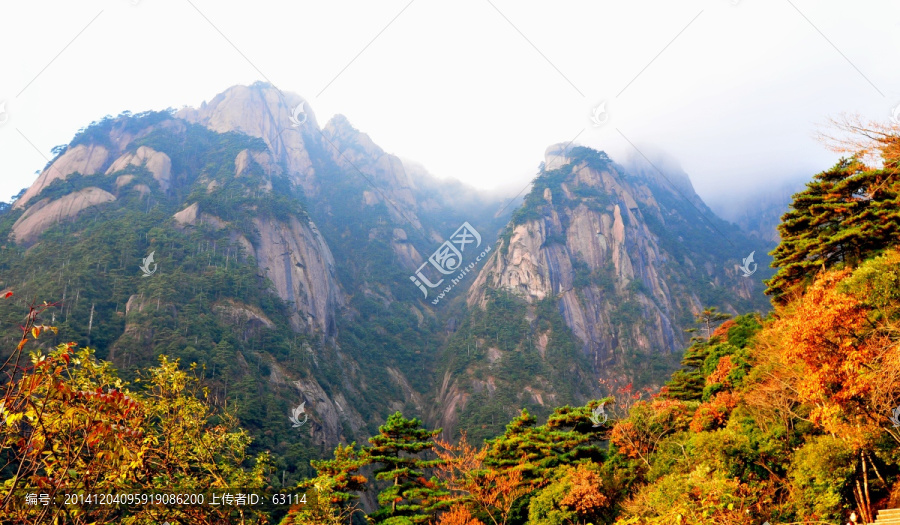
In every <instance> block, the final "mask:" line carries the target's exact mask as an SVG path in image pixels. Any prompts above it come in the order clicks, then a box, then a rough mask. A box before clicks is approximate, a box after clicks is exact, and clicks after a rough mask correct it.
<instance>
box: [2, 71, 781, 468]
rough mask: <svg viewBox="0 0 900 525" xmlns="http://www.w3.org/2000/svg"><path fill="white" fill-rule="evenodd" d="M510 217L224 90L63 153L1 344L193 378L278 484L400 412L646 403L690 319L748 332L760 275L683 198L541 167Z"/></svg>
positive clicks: (272, 93) (611, 168)
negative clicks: (268, 462)
mask: <svg viewBox="0 0 900 525" xmlns="http://www.w3.org/2000/svg"><path fill="white" fill-rule="evenodd" d="M536 160H537V159H536ZM671 181H676V182H675V183H676V184H677V188H678V189H677V190H675V189H673V187H672V186H671V184H670V182H671ZM504 204H505V202H504V200H502V199H499V198H497V197H489V196H485V195H483V194H481V193H479V192H477V191H475V190H473V189H472V188H468V187H466V186H464V185H462V184H460V183H458V182H453V181H444V180H440V179H437V178H435V177H433V176H431V175H430V174H428V173H427V171H425V170H424V168H422V167H421V166H418V165H416V164H414V163H412V162H409V161H403V160H401V159H400V158H399V157H397V156H395V155H393V154H391V153H387V152H385V151H384V150H382V149H381V148H380V147H379V146H378V145H377V144H375V143H374V142H373V141H372V140H371V138H370V137H369V136H368V135H366V134H365V133H362V132H361V131H359V130H357V129H355V128H354V127H353V126H352V125H351V123H350V122H349V120H348V119H347V118H346V117H344V116H341V115H337V116H335V117H334V118H332V119H331V120H330V121H329V122H327V123H326V124H325V125H324V127H319V125H318V122H317V120H316V117H315V114H314V113H313V110H312V108H311V107H309V104H308V103H307V102H306V101H305V100H304V99H303V98H302V97H300V96H298V95H294V94H292V93H282V92H281V91H279V90H277V89H275V88H274V87H272V86H270V85H268V84H264V83H257V84H254V85H252V86H235V87H232V88H229V89H228V90H226V91H225V92H223V93H221V94H219V95H217V96H216V97H214V98H213V99H212V100H211V101H209V102H208V103H204V104H203V105H201V107H199V108H187V109H183V110H181V111H178V112H147V113H142V114H137V115H132V114H130V113H125V114H122V115H120V116H118V117H115V118H112V117H110V118H107V119H104V120H102V121H99V122H94V123H92V124H91V125H89V126H87V127H86V128H84V129H83V130H81V131H80V132H79V133H78V134H76V136H75V137H74V138H73V140H72V141H71V142H70V143H69V144H68V145H67V146H66V147H64V148H60V149H59V150H58V151H57V155H56V157H55V158H54V159H53V160H52V161H51V162H50V164H49V165H48V166H47V167H46V169H45V170H43V172H42V173H41V174H40V176H39V177H38V179H37V180H36V181H35V182H34V184H32V185H31V187H29V188H28V189H27V190H26V191H25V193H24V194H22V195H21V197H20V198H19V199H18V200H17V201H16V202H15V203H14V204H13V206H12V207H11V208H10V209H8V210H7V211H6V212H5V213H3V214H2V215H0V236H2V237H3V238H5V239H8V241H7V242H6V243H5V244H4V245H2V247H0V280H2V282H0V287H4V288H9V289H13V290H14V291H15V292H16V295H15V297H16V298H18V300H19V302H18V303H3V304H0V318H2V319H3V320H4V322H6V323H7V325H11V326H16V325H14V324H13V323H17V322H18V317H19V316H21V312H22V307H23V301H24V300H25V298H31V297H36V298H38V299H39V300H47V301H58V302H59V303H60V306H59V308H58V309H56V310H55V311H54V312H53V313H52V314H51V316H52V317H51V319H47V320H46V321H47V322H48V323H53V324H55V325H58V326H59V327H60V333H59V335H58V337H57V341H70V340H72V341H79V342H82V343H88V342H89V343H90V345H91V346H93V347H95V348H96V349H97V353H98V355H99V356H100V357H102V358H106V359H109V360H112V361H113V362H114V363H115V364H116V365H117V366H118V367H120V368H121V369H122V370H123V374H125V375H126V376H129V374H131V372H130V371H133V370H134V369H135V368H136V367H139V366H147V365H149V364H152V363H154V362H155V360H156V358H157V356H158V355H160V354H167V355H169V356H172V357H177V358H180V359H181V360H182V363H183V364H185V365H187V364H188V363H191V362H196V363H197V364H198V368H197V374H198V375H201V376H202V377H203V378H204V380H205V381H206V382H207V384H208V385H209V386H210V389H211V395H212V397H213V398H214V399H217V400H218V402H221V403H224V402H225V400H226V399H227V400H228V403H229V407H236V409H237V411H238V415H239V417H240V418H241V421H242V423H243V424H244V425H245V426H246V427H247V428H249V429H250V430H251V431H252V432H253V434H254V435H255V436H256V438H257V441H256V445H255V446H256V447H257V448H260V449H262V448H265V449H269V450H272V451H273V452H274V453H275V454H276V456H277V457H278V458H279V459H278V461H279V462H280V463H279V465H280V467H279V468H283V469H285V470H288V471H290V470H291V469H301V470H302V468H303V467H302V466H303V465H305V464H307V463H306V462H305V459H306V458H308V457H310V456H317V455H319V454H321V453H322V451H323V450H326V449H328V448H330V447H331V446H332V445H333V444H335V443H337V442H339V441H349V440H353V439H358V438H360V437H361V436H368V435H372V434H374V433H375V432H376V430H377V426H378V425H379V424H381V423H382V422H383V421H384V419H385V417H386V416H387V414H389V413H391V412H394V411H396V410H402V411H404V412H405V413H407V414H408V415H416V416H422V417H425V418H426V420H427V421H428V423H429V424H434V425H438V424H441V425H444V426H445V427H446V431H447V432H456V431H459V430H462V429H466V430H470V431H472V432H473V434H472V435H473V436H474V435H476V434H478V433H486V432H487V431H488V430H491V431H493V430H496V428H497V426H498V425H502V424H503V423H504V422H505V421H507V420H508V419H509V418H508V415H509V413H510V412H511V411H513V412H515V411H517V410H518V408H521V407H522V406H529V407H531V408H532V409H533V410H534V411H535V412H537V413H541V412H542V411H549V410H550V408H551V407H553V406H556V405H559V404H564V403H567V402H575V401H578V400H583V399H585V398H587V397H590V396H593V395H594V394H595V393H596V390H597V379H598V378H602V377H613V376H615V377H619V378H625V379H638V380H639V381H641V382H643V383H654V382H657V383H658V382H660V381H662V380H663V379H664V378H665V377H667V375H668V374H667V373H668V371H669V370H670V368H671V367H670V365H674V364H675V363H677V357H676V358H674V359H673V358H672V357H671V356H672V354H673V353H675V354H679V353H680V350H681V349H682V348H683V346H684V344H685V342H686V338H685V335H684V333H683V329H684V328H687V327H688V326H690V325H691V322H692V315H693V314H694V313H696V312H697V311H699V310H700V309H701V307H704V306H719V307H720V308H722V309H725V310H729V311H733V312H737V311H745V310H748V309H752V308H765V307H766V306H767V302H766V300H765V298H764V297H763V296H762V293H761V291H762V286H761V284H760V281H761V279H762V278H763V277H765V276H766V275H767V271H766V269H765V268H766V265H767V263H766V260H765V255H764V253H763V251H762V250H760V249H759V247H758V245H757V244H756V243H754V242H753V241H752V240H750V239H749V238H748V237H747V236H745V235H744V234H743V233H741V232H740V231H739V230H737V229H736V228H734V227H732V226H730V225H729V224H727V223H725V222H724V221H722V220H721V219H718V218H717V217H715V215H714V214H713V213H712V212H711V211H710V210H709V209H708V208H707V207H706V206H705V204H703V202H702V201H701V200H700V198H699V197H697V196H696V194H694V193H693V189H692V188H691V186H690V180H689V179H688V178H687V176H686V175H685V174H683V173H681V174H678V173H668V174H667V175H666V176H660V174H659V173H657V172H655V171H654V170H652V169H645V168H641V167H639V166H637V167H633V168H629V169H626V168H623V167H622V166H619V165H617V164H615V163H614V162H612V161H611V160H610V159H609V158H607V157H606V155H605V154H603V153H602V152H597V151H594V150H589V149H586V148H573V149H570V150H563V149H562V148H561V147H559V146H554V147H551V148H550V149H549V150H548V154H547V158H546V159H545V162H544V165H543V166H542V168H541V170H540V173H539V174H538V176H537V178H536V179H535V180H534V183H533V188H532V190H531V192H530V193H529V194H528V195H527V196H526V198H525V199H524V202H523V203H522V205H521V206H516V205H512V206H507V207H505V208H504ZM498 210H502V212H501V213H498ZM754 250H756V263H757V264H758V268H759V271H757V272H756V273H754V274H753V275H752V277H749V278H745V277H742V274H741V272H740V271H739V269H738V267H739V265H740V264H741V260H742V259H743V258H745V257H746V256H747V255H748V254H749V253H750V252H751V251H754ZM151 254H152V255H153V259H152V261H151V260H150V259H149V255H151ZM754 268H755V266H754ZM8 342H9V341H7V343H8ZM9 346H10V345H8V344H7V345H6V347H9ZM302 402H306V405H305V407H306V411H307V413H308V414H309V421H308V423H306V424H305V426H303V427H300V428H299V429H298V428H292V427H291V424H290V422H289V420H288V414H289V413H290V410H291V408H293V407H295V406H298V405H299V404H300V403H302ZM300 474H303V472H302V471H297V472H295V475H300Z"/></svg>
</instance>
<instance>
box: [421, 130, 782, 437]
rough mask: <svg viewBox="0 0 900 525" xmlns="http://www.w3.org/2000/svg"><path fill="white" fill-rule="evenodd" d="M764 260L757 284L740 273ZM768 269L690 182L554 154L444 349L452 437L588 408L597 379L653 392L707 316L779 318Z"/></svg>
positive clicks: (587, 152)
mask: <svg viewBox="0 0 900 525" xmlns="http://www.w3.org/2000/svg"><path fill="white" fill-rule="evenodd" d="M673 181H674V184H675V186H673ZM754 250H756V251H757V253H756V254H755V256H756V258H755V260H756V264H752V265H750V267H751V268H752V269H753V270H758V271H756V272H755V273H754V275H753V276H752V278H745V277H743V273H742V272H740V271H739V268H738V267H739V266H740V265H741V263H742V259H743V258H745V257H747V256H748V255H749V254H750V253H751V252H753V251H754ZM766 260H767V256H766V255H765V254H764V252H763V251H762V250H760V244H759V243H758V242H754V241H753V240H752V239H750V238H749V237H748V236H747V235H745V234H744V233H743V232H741V231H740V230H739V229H737V228H736V227H734V226H732V225H729V224H728V223H726V222H725V221H723V220H721V219H719V218H718V217H716V216H715V215H714V214H713V213H712V211H711V210H709V208H707V207H706V205H705V204H703V202H702V200H701V199H700V198H699V197H698V196H697V195H696V194H695V193H694V192H693V188H692V187H691V184H690V180H689V179H688V178H687V176H686V175H683V174H679V173H668V174H665V173H662V172H657V171H655V169H653V168H651V167H650V166H649V165H648V166H646V167H643V166H637V167H636V168H633V169H632V170H626V169H625V168H624V167H622V166H620V165H617V164H616V163H614V162H613V161H612V160H610V159H609V158H608V157H607V156H606V155H605V154H604V153H602V152H598V151H595V150H591V149H588V148H584V147H574V148H570V149H563V147H562V146H560V145H557V146H552V147H551V148H549V149H548V150H547V154H546V160H545V162H544V164H543V169H542V170H541V173H540V174H539V175H538V177H537V178H536V179H535V180H534V183H533V186H532V190H531V192H530V193H529V195H528V196H527V197H526V198H525V202H524V205H523V206H522V207H520V208H519V209H517V210H516V212H515V213H514V214H513V216H512V219H511V221H510V223H509V224H508V225H507V228H506V230H505V231H504V232H503V233H502V234H501V236H500V240H499V241H498V246H497V249H496V250H495V251H494V253H493V255H492V256H491V258H490V259H488V261H487V262H486V263H484V266H483V267H482V270H481V272H480V273H479V275H478V278H477V279H476V280H475V283H474V284H473V286H472V287H471V288H470V289H469V292H468V305H469V306H470V307H471V308H472V311H471V313H470V318H469V319H467V320H466V321H465V322H464V323H463V325H462V327H463V329H462V330H460V331H459V332H458V333H457V334H456V335H455V336H454V337H453V338H451V340H450V344H449V345H448V347H447V349H446V350H445V352H446V353H447V355H445V358H444V362H445V363H446V365H445V372H444V374H445V375H444V377H443V380H442V381H441V384H440V387H439V390H438V396H437V398H438V400H440V404H441V406H443V407H448V406H450V407H455V412H448V411H447V410H446V409H444V410H443V411H439V412H440V413H441V423H442V425H443V426H445V427H453V426H454V425H455V424H456V423H457V417H459V420H460V421H461V422H462V425H461V426H463V427H471V426H472V424H473V423H477V424H487V421H488V419H489V418H488V415H489V414H492V413H495V414H497V417H496V418H492V419H491V420H492V421H496V420H500V421H505V420H506V419H507V418H508V417H509V416H510V412H514V411H515V407H519V406H520V405H526V406H529V407H530V409H532V410H535V411H538V412H541V411H542V410H546V409H548V408H549V407H553V406H558V405H560V404H564V403H570V402H576V403H582V402H584V401H585V400H586V399H589V398H590V397H591V396H597V395H598V394H599V392H598V389H597V382H596V380H597V378H606V379H610V380H615V379H620V378H625V381H634V380H637V381H638V382H640V383H643V384H645V385H646V384H648V383H653V382H654V381H656V380H658V378H659V377H661V376H662V375H663V374H664V371H665V370H667V369H668V368H669V367H672V366H674V364H673V363H672V362H671V359H670V358H671V357H672V356H680V353H681V350H682V349H683V348H684V347H685V346H686V344H687V339H688V338H687V336H686V335H685V333H684V330H685V329H687V328H689V327H691V326H693V323H694V319H693V316H694V315H695V314H697V313H699V312H700V310H701V309H702V308H703V307H705V306H710V305H717V306H719V307H720V308H723V309H725V310H727V311H731V312H743V311H748V310H752V309H761V310H765V309H766V308H767V301H766V298H765V296H764V295H763V293H762V290H763V285H762V283H761V280H762V278H763V277H764V276H768V275H770V274H769V272H768V271H767V269H765V266H766V263H765V261H766ZM464 343H465V344H464ZM526 364H527V368H526V369H527V370H528V371H527V372H524V371H522V369H523V368H524V367H526ZM491 430H492V431H496V430H497V429H496V428H494V429H491ZM485 433H486V434H487V433H488V432H487V431H486V432H485Z"/></svg>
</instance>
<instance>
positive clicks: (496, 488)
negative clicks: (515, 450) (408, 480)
mask: <svg viewBox="0 0 900 525" xmlns="http://www.w3.org/2000/svg"><path fill="white" fill-rule="evenodd" d="M434 452H435V454H437V456H438V457H439V458H440V459H441V460H442V462H441V464H440V465H439V466H438V470H437V472H438V477H439V478H440V479H441V480H442V481H443V482H444V484H445V485H446V486H447V487H448V488H449V489H450V490H451V492H452V493H453V496H454V498H455V499H456V501H460V502H465V503H468V504H469V505H472V506H473V507H474V509H475V510H476V511H477V512H478V513H479V514H480V515H483V516H487V517H488V518H489V520H490V522H491V523H493V524H494V525H505V524H506V522H507V521H508V519H509V515H510V513H511V512H512V508H513V504H514V503H515V502H516V500H517V499H519V498H520V497H521V496H524V495H525V494H528V493H529V492H531V491H532V490H534V487H533V486H532V485H530V484H527V483H524V482H523V480H522V471H521V469H520V468H517V467H511V468H504V469H501V470H498V469H493V468H487V467H486V466H485V459H486V457H487V455H488V453H489V449H488V447H487V446H484V447H482V448H480V449H479V448H476V447H474V446H472V445H470V444H469V442H468V439H467V438H466V436H465V434H464V435H463V436H462V438H461V439H460V441H459V443H458V444H455V445H454V444H451V443H448V442H446V441H442V440H440V439H438V440H436V441H435V447H434ZM466 516H467V515H466V514H465V513H464V512H463V510H461V509H459V508H456V510H455V513H454V514H451V516H448V517H447V518H446V519H447V520H449V521H448V523H447V524H445V525H449V524H450V523H453V524H457V523H463V521H461V520H464V519H467V518H466ZM443 520H444V518H442V521H441V523H444V521H443Z"/></svg>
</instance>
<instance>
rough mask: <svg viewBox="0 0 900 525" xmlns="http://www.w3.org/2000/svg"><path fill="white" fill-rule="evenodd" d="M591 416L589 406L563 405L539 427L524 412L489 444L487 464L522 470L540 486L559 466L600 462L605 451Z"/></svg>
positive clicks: (530, 480) (526, 412)
mask: <svg viewBox="0 0 900 525" xmlns="http://www.w3.org/2000/svg"><path fill="white" fill-rule="evenodd" d="M590 415H591V409H590V408H589V407H577V408H572V407H569V406H564V407H561V408H557V409H556V410H554V411H553V413H552V414H551V415H550V417H549V418H548V419H547V424H546V425H542V426H537V420H536V419H535V418H534V416H532V415H531V414H529V413H528V410H526V409H522V413H521V414H520V415H519V416H518V417H516V418H514V419H513V420H512V421H511V422H510V423H509V424H508V425H507V426H506V432H505V433H504V434H503V435H502V436H499V437H497V438H494V439H492V440H490V441H488V443H487V445H488V453H487V457H486V459H485V465H487V466H489V467H491V468H496V469H510V468H519V469H521V470H522V474H523V478H524V481H525V482H527V483H531V484H533V485H535V486H537V485H541V484H543V483H544V482H545V481H546V479H548V476H551V471H552V470H553V469H554V468H556V467H557V466H559V465H563V464H573V463H575V462H577V461H580V460H585V459H590V460H591V461H601V460H602V459H603V458H604V452H603V450H602V448H601V447H600V446H599V437H598V436H597V434H596V432H594V431H593V427H592V425H591V424H590V423H589V416H590Z"/></svg>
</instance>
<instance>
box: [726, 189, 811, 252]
mask: <svg viewBox="0 0 900 525" xmlns="http://www.w3.org/2000/svg"><path fill="white" fill-rule="evenodd" d="M806 182H808V179H801V178H797V179H794V180H791V181H786V182H784V183H783V184H776V185H768V186H766V187H765V188H761V189H758V190H756V191H751V192H743V193H742V194H741V195H730V196H728V198H727V199H721V200H713V201H711V202H710V207H712V209H713V210H714V211H715V212H716V213H717V214H718V215H719V216H720V217H722V218H723V219H725V220H727V221H730V222H733V223H735V224H737V225H738V226H740V228H741V229H742V230H744V231H745V232H747V233H748V234H749V235H750V236H752V237H755V238H757V239H760V240H762V241H765V242H767V243H769V245H770V246H771V248H770V249H774V248H775V246H776V245H777V244H778V241H779V235H778V225H779V224H780V223H781V216H782V215H784V214H785V213H787V211H788V208H789V206H790V204H791V197H792V196H793V195H794V194H795V193H798V192H800V191H803V188H804V185H805V184H806Z"/></svg>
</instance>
